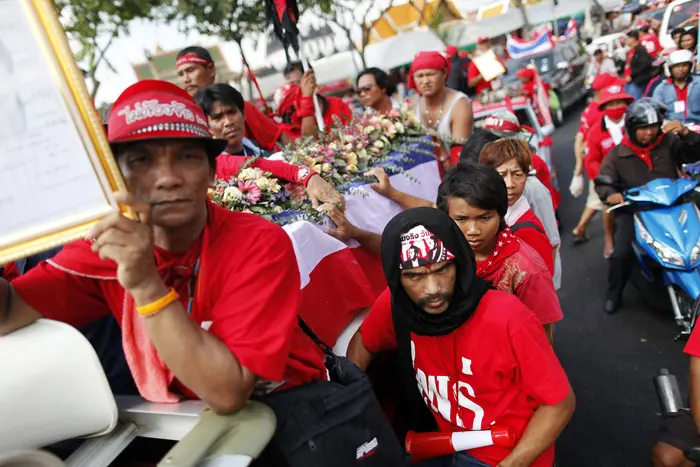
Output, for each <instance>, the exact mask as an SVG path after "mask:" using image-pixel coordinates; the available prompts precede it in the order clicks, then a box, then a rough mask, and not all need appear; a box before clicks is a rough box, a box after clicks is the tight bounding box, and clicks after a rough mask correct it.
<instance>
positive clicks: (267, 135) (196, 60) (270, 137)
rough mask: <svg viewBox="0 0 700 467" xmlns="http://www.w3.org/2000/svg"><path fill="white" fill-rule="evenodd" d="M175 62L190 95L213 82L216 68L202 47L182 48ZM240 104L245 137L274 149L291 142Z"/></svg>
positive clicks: (255, 111)
mask: <svg viewBox="0 0 700 467" xmlns="http://www.w3.org/2000/svg"><path fill="white" fill-rule="evenodd" d="M176 63H177V74H178V76H179V77H180V81H181V83H182V87H183V88H184V89H185V91H187V92H188V93H189V94H190V96H194V95H195V93H196V92H197V91H199V90H200V89H204V88H206V87H207V86H209V85H211V84H214V80H215V79H216V67H215V66H214V60H212V58H211V54H209V51H208V50H207V49H205V48H204V47H197V46H193V47H187V48H184V49H182V50H181V51H180V52H178V54H177V62H176ZM243 105H244V112H245V114H246V122H245V136H246V137H247V138H250V139H252V140H254V141H255V142H256V143H258V144H259V145H260V147H261V148H263V149H265V150H267V151H275V150H276V149H277V147H278V146H279V147H282V146H286V145H287V144H289V143H291V142H292V138H291V137H290V136H289V135H287V134H286V133H284V132H283V131H282V128H281V127H280V126H279V125H277V123H275V122H274V121H273V120H272V119H270V118H269V117H267V116H266V115H265V114H264V113H262V112H261V111H260V109H258V108H257V106H255V105H253V104H251V103H249V102H245V103H244V104H243Z"/></svg>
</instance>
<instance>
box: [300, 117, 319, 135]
mask: <svg viewBox="0 0 700 467" xmlns="http://www.w3.org/2000/svg"><path fill="white" fill-rule="evenodd" d="M317 131H318V127H317V126H316V118H315V117H313V116H309V117H304V118H302V119H301V136H316V133H317Z"/></svg>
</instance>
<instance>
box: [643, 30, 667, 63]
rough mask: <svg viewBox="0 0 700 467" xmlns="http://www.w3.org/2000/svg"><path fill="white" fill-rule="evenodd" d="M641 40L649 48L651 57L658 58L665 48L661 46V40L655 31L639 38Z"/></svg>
mask: <svg viewBox="0 0 700 467" xmlns="http://www.w3.org/2000/svg"><path fill="white" fill-rule="evenodd" d="M639 42H641V43H642V45H643V46H644V48H645V49H647V52H649V55H651V58H656V57H657V56H658V55H659V53H661V51H662V50H663V47H661V42H659V38H658V37H657V36H656V34H654V33H653V32H649V33H647V34H645V35H643V36H642V37H641V39H639Z"/></svg>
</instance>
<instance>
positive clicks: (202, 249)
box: [12, 203, 326, 398]
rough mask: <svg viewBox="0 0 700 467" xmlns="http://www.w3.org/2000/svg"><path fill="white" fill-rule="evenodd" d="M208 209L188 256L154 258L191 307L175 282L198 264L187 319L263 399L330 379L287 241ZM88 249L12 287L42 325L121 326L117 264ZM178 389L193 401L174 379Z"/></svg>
mask: <svg viewBox="0 0 700 467" xmlns="http://www.w3.org/2000/svg"><path fill="white" fill-rule="evenodd" d="M208 209H209V218H208V221H207V227H206V228H205V231H204V234H203V236H202V237H200V241H198V242H195V244H194V245H193V247H192V248H191V249H190V251H188V252H186V253H184V254H179V255H175V254H171V253H169V252H167V251H164V250H162V249H160V248H157V249H156V252H155V253H156V254H155V256H156V258H155V259H156V264H157V265H158V266H159V268H162V270H161V275H162V276H166V277H171V278H173V282H172V283H171V282H168V279H166V283H167V284H168V285H169V286H172V287H175V288H176V290H177V291H178V293H179V295H180V300H181V301H182V303H183V305H185V306H187V302H188V298H189V291H188V288H189V282H190V281H189V280H178V278H177V277H175V276H177V275H178V274H179V271H181V270H193V269H194V265H195V264H196V262H197V259H198V258H199V259H200V268H199V274H198V277H197V293H195V297H194V307H193V310H192V314H191V315H190V318H191V319H193V320H194V321H195V322H196V323H197V324H198V325H199V326H201V325H202V323H205V322H210V323H211V326H210V327H209V332H210V333H212V334H213V335H215V336H216V337H217V338H219V339H220V340H221V341H222V342H223V343H224V344H225V345H226V346H227V347H228V348H229V349H230V350H231V352H232V353H233V354H234V355H235V356H236V358H237V359H238V361H239V362H240V364H241V365H243V366H244V367H246V368H248V369H249V370H250V371H251V372H253V373H254V374H255V375H257V376H258V377H259V378H260V379H261V380H260V381H259V385H258V389H259V390H263V391H266V390H272V389H275V388H277V387H289V386H295V385H299V384H302V383H305V382H309V381H312V380H317V379H325V374H326V371H325V368H324V365H323V362H322V357H321V354H320V353H319V351H318V349H317V348H316V346H315V345H314V344H313V342H312V341H311V340H310V339H309V338H308V337H306V336H305V335H304V334H303V332H302V331H301V329H300V328H299V327H298V326H297V314H298V311H299V304H300V300H301V291H300V279H299V270H298V267H297V261H296V257H295V255H294V249H293V247H292V242H291V240H290V239H289V237H288V236H287V234H286V233H285V232H284V230H282V228H280V227H279V226H277V225H275V224H273V223H272V222H269V221H267V220H265V219H263V218H261V217H259V216H256V215H253V214H245V213H240V212H231V211H226V210H224V209H223V208H220V207H218V206H216V205H213V204H211V203H209V204H208ZM202 238H203V240H201V239H202ZM89 248H90V245H89V244H88V243H87V242H86V241H78V242H74V243H71V244H69V245H66V247H65V248H64V249H63V250H62V251H61V252H60V253H58V255H56V256H55V257H54V258H53V259H51V260H49V261H45V262H42V263H41V264H39V265H38V266H37V267H35V268H33V269H32V270H31V271H29V272H27V274H25V275H23V276H21V277H19V278H17V279H15V280H14V281H13V283H12V286H13V288H14V289H15V291H16V292H17V293H18V294H19V295H20V296H21V297H22V299H23V300H24V301H25V302H27V303H28V304H29V305H30V306H31V307H32V308H34V309H35V310H37V311H38V312H39V313H41V314H42V315H43V316H45V317H46V318H49V319H54V320H58V321H62V322H64V323H68V324H71V325H73V326H75V327H82V326H85V325H87V324H89V323H90V322H92V321H94V320H96V319H98V318H100V317H103V316H106V315H108V314H110V313H112V314H114V316H115V317H116V319H117V322H119V324H120V325H121V323H122V320H123V313H124V312H125V311H124V310H123V307H124V301H125V290H124V289H123V288H122V287H121V285H120V284H119V282H118V281H117V280H116V278H115V277H116V265H115V263H113V262H111V261H102V260H99V258H97V256H96V254H95V253H92V252H90V251H89ZM81 255H82V256H81ZM89 255H92V256H89ZM88 263H89V265H88ZM82 265H85V266H82ZM69 271H74V272H69ZM75 271H78V272H79V274H76V273H75ZM134 313H135V311H134ZM136 319H139V317H136ZM172 389H174V390H176V391H178V392H181V393H183V394H184V395H186V396H187V397H191V398H197V395H196V394H194V393H192V391H190V390H188V389H187V388H185V387H184V386H183V385H182V384H179V383H178V381H177V380H175V382H174V384H173V387H172Z"/></svg>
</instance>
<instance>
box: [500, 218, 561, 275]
mask: <svg viewBox="0 0 700 467" xmlns="http://www.w3.org/2000/svg"><path fill="white" fill-rule="evenodd" d="M521 222H531V223H533V224H535V225H536V226H537V227H538V229H539V230H537V229H535V228H532V227H529V226H525V227H522V228H518V229H517V230H516V231H515V232H513V235H515V236H516V237H518V238H519V239H520V240H522V241H523V242H524V243H526V244H528V245H530V246H531V247H532V248H533V249H534V250H535V251H536V252H537V253H539V255H540V257H541V258H542V261H544V264H545V265H546V266H547V269H548V270H549V273H550V277H551V276H553V275H554V249H553V248H552V243H551V242H550V241H549V238H548V237H547V234H546V233H545V232H546V230H544V226H543V225H542V222H541V221H540V220H539V218H538V217H537V216H536V215H535V213H534V212H532V209H528V210H527V211H526V212H525V214H523V215H522V216H520V217H519V218H518V220H517V221H515V223H514V224H513V225H517V224H520V223H521ZM513 225H511V226H510V227H513Z"/></svg>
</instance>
